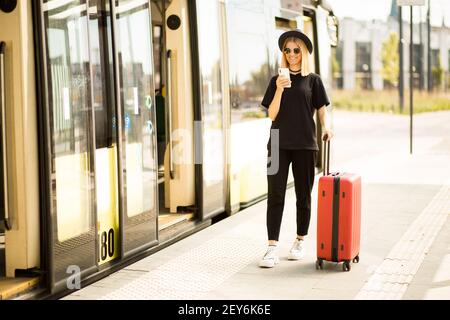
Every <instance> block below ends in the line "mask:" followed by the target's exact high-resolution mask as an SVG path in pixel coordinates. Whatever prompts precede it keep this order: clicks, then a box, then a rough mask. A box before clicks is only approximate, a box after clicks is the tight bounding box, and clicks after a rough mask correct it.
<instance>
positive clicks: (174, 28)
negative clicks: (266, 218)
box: [0, 0, 338, 299]
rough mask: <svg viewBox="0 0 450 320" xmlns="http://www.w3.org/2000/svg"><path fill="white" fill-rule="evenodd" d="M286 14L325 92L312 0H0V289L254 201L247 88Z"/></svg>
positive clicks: (93, 266) (60, 277) (323, 48)
mask: <svg viewBox="0 0 450 320" xmlns="http://www.w3.org/2000/svg"><path fill="white" fill-rule="evenodd" d="M293 28H299V29H302V30H303V31H304V32H305V33H306V34H308V35H309V37H310V39H311V40H312V41H313V43H314V48H315V50H314V56H313V57H312V59H313V61H312V65H313V66H314V72H315V73H318V74H320V75H321V77H322V80H323V82H324V84H325V86H326V87H327V89H328V90H330V89H331V47H332V46H336V44H337V31H338V24H337V19H336V18H335V17H334V15H333V12H332V10H331V8H330V6H329V5H328V4H327V3H326V2H325V1H321V0H308V1H306V0H303V1H288V0H281V1H279V0H246V1H241V0H172V1H170V0H151V1H150V0H114V1H112V0H40V1H25V0H22V1H2V2H1V4H0V43H1V44H0V68H1V70H0V71H1V72H0V75H1V77H0V84H1V85H0V89H1V99H0V101H1V117H0V121H1V128H0V134H1V135H2V136H1V139H0V144H1V146H0V152H1V156H0V162H1V163H0V168H1V169H0V179H1V181H0V189H1V190H0V200H1V208H0V211H1V212H0V288H1V290H0V299H11V298H16V297H18V296H19V295H20V297H22V298H29V299H34V298H49V297H60V296H63V295H65V294H68V293H69V292H70V290H72V289H78V288H79V286H80V283H76V280H77V279H78V281H81V285H86V284H89V283H91V282H93V281H96V280H98V279H100V278H101V277H104V276H106V275H107V274H109V273H111V272H114V271H116V270H118V269H120V268H123V267H124V266H126V265H129V264H130V263H132V262H134V261H137V260H139V259H141V258H143V257H145V256H147V255H149V254H152V253H154V252H156V251H157V250H160V249H162V248H164V247H166V246H168V245H170V244H172V243H174V242H176V241H178V240H180V239H182V238H184V237H187V236H189V235H190V234H192V233H194V232H197V231H199V230H201V229H203V228H205V227H208V226H209V225H211V223H214V222H215V221H217V220H219V219H222V218H224V217H226V216H229V215H233V214H235V213H237V212H238V211H239V210H241V209H242V208H245V207H247V206H249V205H252V204H254V203H255V202H257V201H260V200H262V199H264V198H265V197H266V190H267V182H266V165H267V163H266V161H267V160H266V159H267V154H266V152H267V149H266V143H267V140H268V138H269V128H270V124H271V123H270V119H269V118H268V117H267V113H266V111H265V109H264V108H262V107H261V105H260V102H261V100H262V96H263V95H264V92H265V89H266V87H267V84H268V81H269V79H270V77H271V76H272V75H274V74H276V70H277V68H278V61H279V60H280V59H279V54H280V53H279V50H278V48H277V39H278V36H279V35H280V34H281V33H282V32H284V31H285V30H288V29H293ZM317 130H318V131H319V132H318V136H320V126H317ZM320 169H321V161H319V162H318V164H317V170H318V171H319V170H320ZM289 179H290V180H289V182H290V183H291V184H292V181H293V178H292V176H291V177H290V178H289Z"/></svg>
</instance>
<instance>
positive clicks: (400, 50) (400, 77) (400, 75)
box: [398, 6, 405, 113]
mask: <svg viewBox="0 0 450 320" xmlns="http://www.w3.org/2000/svg"><path fill="white" fill-rule="evenodd" d="M398 25H399V29H400V30H399V32H400V40H399V42H398V54H399V64H400V67H399V71H398V95H399V99H400V113H403V108H404V105H405V101H404V100H405V99H404V84H403V81H404V80H403V21H402V7H401V6H399V7H398Z"/></svg>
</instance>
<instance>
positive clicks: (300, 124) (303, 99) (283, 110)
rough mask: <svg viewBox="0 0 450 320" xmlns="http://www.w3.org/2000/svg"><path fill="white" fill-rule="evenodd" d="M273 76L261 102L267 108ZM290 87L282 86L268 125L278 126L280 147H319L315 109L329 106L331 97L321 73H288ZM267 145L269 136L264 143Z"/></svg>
mask: <svg viewBox="0 0 450 320" xmlns="http://www.w3.org/2000/svg"><path fill="white" fill-rule="evenodd" d="M277 79H278V76H274V77H273V78H272V79H271V80H270V83H269V86H268V88H267V90H266V94H265V95H264V99H263V101H262V102H261V104H262V105H263V106H264V107H266V108H269V106H270V104H271V103H272V100H273V97H274V96H275V91H276V89H277V85H276V81H277ZM291 81H292V84H291V88H284V91H283V95H282V97H281V103H280V111H279V112H278V115H277V117H276V118H275V121H272V127H271V129H279V134H280V135H279V139H280V140H279V147H280V149H303V150H319V148H318V146H317V138H316V125H315V122H314V113H315V111H316V110H317V109H319V108H321V107H323V106H328V105H329V104H330V101H329V99H328V96H327V93H326V92H325V88H324V86H323V83H322V79H320V76H319V75H317V74H315V73H311V74H309V75H308V76H306V77H304V76H302V75H301V74H297V75H293V74H291ZM267 148H270V139H269V142H268V144H267Z"/></svg>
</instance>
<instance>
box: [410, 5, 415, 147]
mask: <svg viewBox="0 0 450 320" xmlns="http://www.w3.org/2000/svg"><path fill="white" fill-rule="evenodd" d="M410 17H411V22H410V46H409V120H410V121H409V152H410V154H412V153H413V89H414V88H413V84H414V83H413V49H414V47H413V6H411V7H410Z"/></svg>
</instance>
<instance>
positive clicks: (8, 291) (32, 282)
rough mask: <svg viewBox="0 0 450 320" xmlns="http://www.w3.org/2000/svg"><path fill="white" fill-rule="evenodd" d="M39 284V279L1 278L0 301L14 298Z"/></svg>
mask: <svg viewBox="0 0 450 320" xmlns="http://www.w3.org/2000/svg"><path fill="white" fill-rule="evenodd" d="M38 284H39V278H0V300H7V299H11V298H14V297H16V296H17V295H18V294H20V293H24V292H25V291H27V290H29V289H31V288H33V287H35V286H37V285H38Z"/></svg>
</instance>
